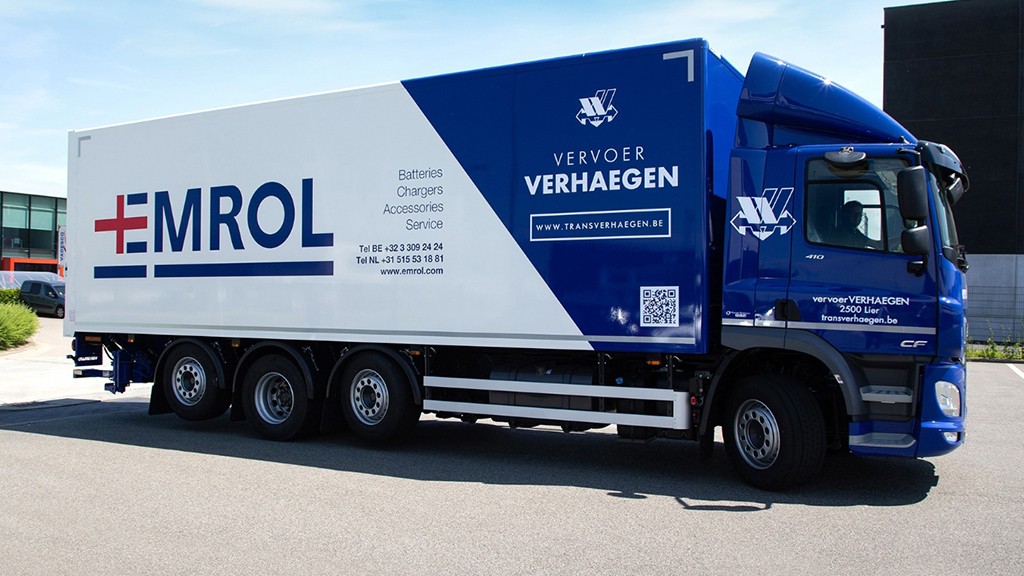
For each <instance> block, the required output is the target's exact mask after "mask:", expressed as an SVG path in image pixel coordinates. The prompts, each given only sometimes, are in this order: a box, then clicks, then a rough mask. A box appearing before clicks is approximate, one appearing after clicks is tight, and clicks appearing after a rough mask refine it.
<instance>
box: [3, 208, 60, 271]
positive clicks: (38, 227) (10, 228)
mask: <svg viewBox="0 0 1024 576" xmlns="http://www.w3.org/2000/svg"><path fill="white" fill-rule="evenodd" d="M66 219H67V199H65V198H54V197H51V196H40V195H35V194H19V193H16V192H3V191H0V230H2V236H3V238H2V241H0V271H3V270H7V271H12V270H13V271H22V272H58V273H59V272H61V270H60V267H59V266H58V253H57V250H58V240H59V238H58V236H59V231H60V229H61V228H62V227H63V226H64V223H65V221H66Z"/></svg>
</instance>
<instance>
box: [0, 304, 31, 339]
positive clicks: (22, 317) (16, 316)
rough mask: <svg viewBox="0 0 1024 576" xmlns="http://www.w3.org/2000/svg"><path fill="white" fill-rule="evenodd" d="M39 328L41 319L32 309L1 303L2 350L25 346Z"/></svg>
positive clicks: (0, 333)
mask: <svg viewBox="0 0 1024 576" xmlns="http://www.w3.org/2000/svg"><path fill="white" fill-rule="evenodd" d="M38 328H39V318H38V317H37V316H36V313H35V312H33V311H32V310H31V309H30V308H28V307H26V306H24V305H23V304H7V303H0V350H7V349H8V348H14V347H15V346H20V345H22V344H24V343H25V342H27V341H28V339H29V338H31V337H32V335H33V334H35V333H36V330H37V329H38Z"/></svg>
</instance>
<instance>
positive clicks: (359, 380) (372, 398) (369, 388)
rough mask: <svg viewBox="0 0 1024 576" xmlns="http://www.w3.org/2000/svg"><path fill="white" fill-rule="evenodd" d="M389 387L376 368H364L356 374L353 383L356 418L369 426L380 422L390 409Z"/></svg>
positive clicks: (353, 402) (352, 396) (353, 408)
mask: <svg viewBox="0 0 1024 576" xmlns="http://www.w3.org/2000/svg"><path fill="white" fill-rule="evenodd" d="M388 401H389V396H388V387H387V384H386V383H385V382H384V378H382V377H381V375H380V374H378V373H377V372H376V371H374V370H363V371H361V372H359V373H358V374H356V377H355V378H354V379H353V383H352V395H351V402H352V411H353V412H354V413H355V416H356V418H358V419H359V421H360V422H362V423H363V424H366V425H367V426H375V425H377V424H380V422H381V420H383V419H384V416H385V414H387V411H388Z"/></svg>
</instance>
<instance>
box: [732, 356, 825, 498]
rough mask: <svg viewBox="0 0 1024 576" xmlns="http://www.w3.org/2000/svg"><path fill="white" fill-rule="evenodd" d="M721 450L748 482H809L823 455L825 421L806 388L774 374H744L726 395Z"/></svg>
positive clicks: (771, 486)
mask: <svg viewBox="0 0 1024 576" xmlns="http://www.w3.org/2000/svg"><path fill="white" fill-rule="evenodd" d="M724 436H725V446H726V452H728V454H729V459H730V460H731V461H732V463H733V466H734V467H735V468H736V471H737V472H738V473H739V475H740V476H741V477H742V478H743V480H744V481H746V482H747V483H748V484H750V485H752V486H756V487H758V488H762V489H765V490H783V489H786V488H790V487H793V486H797V485H799V484H803V483H804V482H806V481H808V480H809V479H810V478H811V477H812V476H814V475H815V474H817V473H818V471H819V470H820V469H821V465H822V463H823V461H824V458H825V445H826V438H825V420H824V417H823V416H822V413H821V408H820V407H819V406H818V403H817V402H816V401H815V399H814V396H813V395H812V394H811V392H810V390H808V389H807V387H806V386H804V385H803V384H802V383H800V382H798V381H796V380H791V379H788V378H783V377H778V376H756V377H748V378H744V379H742V380H740V381H739V382H737V383H736V386H735V388H734V389H733V391H732V394H731V395H730V397H729V418H728V421H727V422H725V426H724Z"/></svg>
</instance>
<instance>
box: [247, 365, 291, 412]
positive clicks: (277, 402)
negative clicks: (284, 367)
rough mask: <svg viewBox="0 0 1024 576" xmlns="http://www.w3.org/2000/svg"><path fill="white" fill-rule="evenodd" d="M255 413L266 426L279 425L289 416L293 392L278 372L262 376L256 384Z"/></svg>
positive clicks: (289, 383) (285, 379)
mask: <svg viewBox="0 0 1024 576" xmlns="http://www.w3.org/2000/svg"><path fill="white" fill-rule="evenodd" d="M255 400H256V412H257V413H259V415H260V418H262V419H263V421H264V422H266V423H268V424H281V423H283V422H284V421H286V420H288V417H289V416H291V413H292V406H293V403H294V391H293V390H292V385H291V382H289V381H288V379H287V378H285V377H284V376H283V375H281V374H280V373H279V372H269V373H267V374H264V375H263V376H262V377H261V378H260V379H259V382H257V383H256V398H255Z"/></svg>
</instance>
